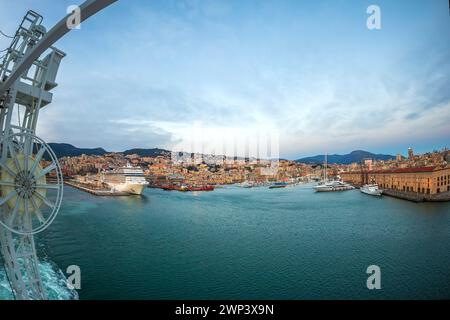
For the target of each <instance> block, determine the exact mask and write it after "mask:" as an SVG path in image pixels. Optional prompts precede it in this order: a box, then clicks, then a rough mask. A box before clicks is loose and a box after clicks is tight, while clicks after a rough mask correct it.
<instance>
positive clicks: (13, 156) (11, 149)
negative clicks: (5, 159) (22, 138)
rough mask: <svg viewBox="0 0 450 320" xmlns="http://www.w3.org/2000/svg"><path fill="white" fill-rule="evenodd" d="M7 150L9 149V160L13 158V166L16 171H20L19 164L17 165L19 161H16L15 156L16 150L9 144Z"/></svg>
mask: <svg viewBox="0 0 450 320" xmlns="http://www.w3.org/2000/svg"><path fill="white" fill-rule="evenodd" d="M7 145H8V148H9V152H10V153H11V158H13V161H14V164H15V165H16V168H17V170H19V171H20V170H21V168H20V164H19V160H18V159H17V154H16V150H15V149H14V146H13V145H12V143H11V142H8V143H7Z"/></svg>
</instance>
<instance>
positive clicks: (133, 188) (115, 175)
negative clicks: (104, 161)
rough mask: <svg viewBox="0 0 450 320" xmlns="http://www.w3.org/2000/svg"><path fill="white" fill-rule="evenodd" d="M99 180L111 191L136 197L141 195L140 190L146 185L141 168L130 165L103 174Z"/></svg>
mask: <svg viewBox="0 0 450 320" xmlns="http://www.w3.org/2000/svg"><path fill="white" fill-rule="evenodd" d="M101 180H102V182H104V183H105V184H107V185H108V186H109V187H110V188H111V191H114V192H125V193H129V194H137V195H140V194H142V190H144V188H145V187H146V186H147V185H148V182H147V180H146V179H145V176H144V171H143V170H142V168H140V167H133V166H132V165H131V164H130V163H127V165H126V166H125V167H120V168H117V169H115V170H111V171H105V172H103V173H102V177H101Z"/></svg>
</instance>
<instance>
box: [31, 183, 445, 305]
mask: <svg viewBox="0 0 450 320" xmlns="http://www.w3.org/2000/svg"><path fill="white" fill-rule="evenodd" d="M312 186H313V184H312V183H308V184H303V185H298V186H295V187H290V188H284V189H275V190H269V189H268V188H252V189H247V188H240V187H238V186H225V187H224V188H217V189H216V190H215V191H214V192H199V193H195V192H194V193H190V192H166V191H164V190H161V189H153V188H146V189H144V191H143V194H142V196H141V197H96V196H93V195H91V194H88V193H86V192H82V191H79V190H77V189H74V188H71V187H65V190H64V194H65V204H64V206H63V207H62V208H61V213H60V215H59V217H58V219H57V220H56V221H55V224H54V227H53V229H52V231H51V232H49V233H45V234H43V235H40V237H39V242H40V246H39V248H38V250H39V252H40V254H41V255H42V256H46V257H47V259H48V260H49V261H51V262H52V263H54V264H56V265H58V266H62V267H64V266H67V265H70V264H73V263H74V261H76V263H77V264H79V265H81V266H83V279H84V282H83V289H82V290H80V291H79V298H80V299H165V298H171V299H187V298H191V299H229V298H231V297H232V298H235V299H314V298H320V299H381V298H387V299H389V298H394V299H409V298H411V299H445V298H448V295H447V293H448V292H450V283H449V282H448V279H450V270H449V268H448V265H449V264H450V256H449V255H448V252H450V243H449V242H448V234H449V233H450V203H449V202H442V203H412V202H409V201H404V200H400V199H396V198H392V197H382V198H378V197H371V196H367V195H365V194H362V193H361V192H359V190H349V191H344V192H328V193H315V192H313V190H312ZM105 237H107V238H108V239H111V241H112V244H113V245H107V243H105V241H104V240H105ZM91 244H95V245H91ZM123 252H132V254H127V255H123V254H122V253H123ZM111 257H115V258H111ZM117 257H120V258H117ZM370 264H377V265H379V266H380V267H381V268H382V270H386V271H385V273H384V274H383V281H384V284H385V286H384V287H383V290H378V291H370V290H367V288H366V287H365V280H366V273H365V269H366V267H367V266H368V265H370ZM200 265H202V266H204V267H199V266H200ZM130 268H131V269H130ZM104 270H108V272H104ZM387 270H388V271H387ZM423 270H427V272H426V273H424V272H423ZM45 272H46V271H45ZM46 274H47V273H46ZM111 275H117V276H115V277H112V276H111ZM45 279H46V281H47V279H51V278H47V277H46V278H45ZM138 286H139V288H142V289H141V290H136V287H138ZM435 288H439V290H436V289H435Z"/></svg>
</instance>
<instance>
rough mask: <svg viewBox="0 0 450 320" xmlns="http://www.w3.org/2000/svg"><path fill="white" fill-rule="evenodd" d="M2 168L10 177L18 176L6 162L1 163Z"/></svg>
mask: <svg viewBox="0 0 450 320" xmlns="http://www.w3.org/2000/svg"><path fill="white" fill-rule="evenodd" d="M0 166H1V167H2V168H3V169H5V170H6V171H7V172H8V173H9V175H11V176H13V177H14V176H15V175H16V173H15V172H14V171H12V169H11V168H10V167H8V165H7V164H6V163H5V162H4V161H0Z"/></svg>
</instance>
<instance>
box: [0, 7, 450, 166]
mask: <svg viewBox="0 0 450 320" xmlns="http://www.w3.org/2000/svg"><path fill="white" fill-rule="evenodd" d="M81 2H82V1H81V0H77V1H73V0H62V1H58V2H57V3H55V2H54V1H50V0H39V1H38V0H27V1H24V2H21V3H15V2H6V1H2V2H0V21H1V22H2V24H1V26H0V27H1V30H2V31H3V32H5V33H6V34H11V33H14V32H15V30H16V28H17V24H18V21H20V19H21V17H22V15H23V14H24V13H25V12H26V10H28V9H33V10H35V11H36V12H38V13H40V14H42V15H43V16H44V25H45V26H46V27H47V28H51V27H52V26H53V25H54V23H55V22H57V21H58V20H59V19H60V18H61V17H63V16H64V15H65V13H66V9H67V7H68V6H69V5H72V4H74V3H75V4H80V3H81ZM370 4H372V3H371V2H370V1H366V0H362V1H361V2H359V3H357V4H355V3H348V2H345V1H336V2H329V1H317V2H314V3H298V2H296V1H284V2H282V3H280V2H278V1H267V2H264V4H263V5H259V6H256V7H255V6H254V3H253V1H249V2H245V3H242V2H238V1H202V2H198V1H189V0H171V1H152V2H146V1H134V2H132V3H130V2H120V1H119V2H117V3H115V4H113V5H112V6H111V7H110V8H108V9H107V10H105V11H103V12H101V13H99V14H98V15H97V16H96V19H92V20H88V21H86V22H83V23H82V25H81V29H80V30H74V31H72V32H71V33H70V34H69V35H67V36H66V37H65V38H63V39H61V40H60V41H58V42H57V43H56V47H58V48H60V49H61V50H63V51H64V52H66V53H67V56H66V57H65V58H64V59H63V61H62V63H61V68H60V69H61V72H60V75H59V76H58V78H57V80H56V81H57V83H58V84H59V86H58V87H57V88H56V89H55V90H54V91H53V93H54V101H53V103H52V105H50V106H49V107H46V108H43V110H42V112H41V115H40V116H41V119H40V120H42V121H40V123H39V124H38V129H37V134H38V135H39V136H42V138H44V140H47V141H68V142H69V143H70V144H73V145H82V146H86V147H88V148H92V147H93V146H95V145H103V146H104V148H106V149H108V150H120V149H122V150H124V149H126V148H127V146H129V145H141V146H143V148H147V147H149V146H154V145H158V146H160V148H162V149H172V148H173V147H174V145H176V144H177V143H178V142H179V139H180V136H183V135H184V134H185V133H186V132H188V131H189V129H190V128H191V127H192V124H193V123H195V122H199V123H201V124H205V125H207V126H208V128H209V129H211V130H213V131H214V130H215V132H216V135H217V136H221V135H223V134H222V133H223V130H227V129H236V128H238V129H239V128H248V129H249V130H253V131H258V130H261V129H265V128H274V129H276V130H278V131H279V132H280V141H279V155H280V158H286V159H295V158H299V157H303V156H305V155H312V154H324V153H325V152H326V153H328V154H331V153H336V154H342V153H345V152H346V151H345V150H358V149H362V150H365V149H367V150H378V152H377V153H381V154H397V153H398V152H400V153H401V154H403V152H406V149H407V148H408V147H409V146H412V147H413V149H414V150H415V152H417V153H425V152H427V151H431V150H433V149H441V148H442V146H445V143H446V142H447V140H448V137H450V127H449V126H448V123H449V121H450V92H449V91H448V87H449V85H450V41H449V39H450V28H449V26H450V19H449V17H448V3H447V1H446V0H439V1H419V0H416V1H410V2H408V3H407V4H405V3H399V2H392V1H386V0H381V1H377V5H378V6H379V7H380V8H381V17H382V20H381V21H382V28H381V30H368V29H367V27H366V19H367V17H368V14H367V13H366V9H367V7H368V6H369V5H370ZM405 8H407V9H408V10H405ZM6 13H8V15H7V16H6ZM8 40H9V39H6V38H4V37H1V36H0V48H3V47H7V46H8V45H9V41H8ZM87 61H88V62H87ZM91 66H95V67H91ZM430 128H431V129H430ZM302 155H303V156H302Z"/></svg>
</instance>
